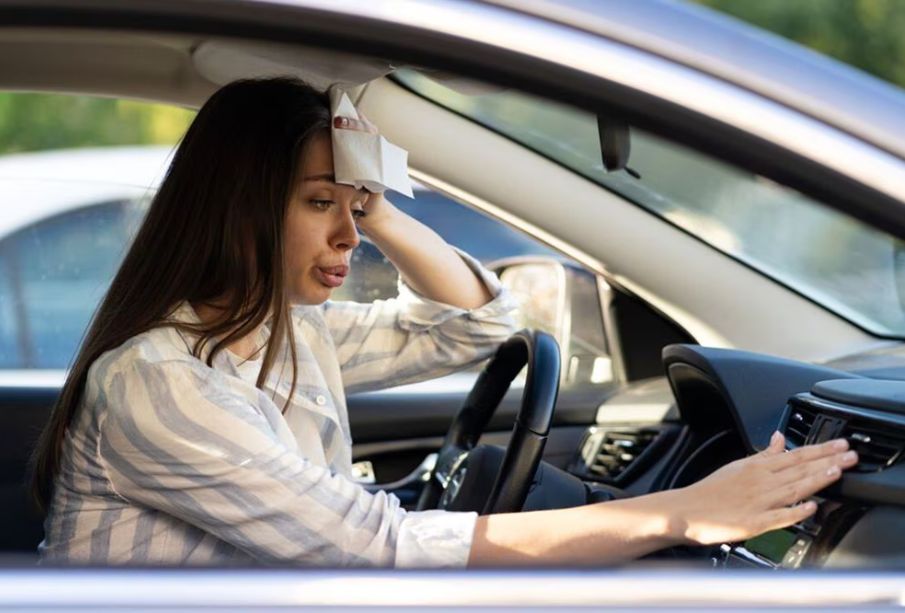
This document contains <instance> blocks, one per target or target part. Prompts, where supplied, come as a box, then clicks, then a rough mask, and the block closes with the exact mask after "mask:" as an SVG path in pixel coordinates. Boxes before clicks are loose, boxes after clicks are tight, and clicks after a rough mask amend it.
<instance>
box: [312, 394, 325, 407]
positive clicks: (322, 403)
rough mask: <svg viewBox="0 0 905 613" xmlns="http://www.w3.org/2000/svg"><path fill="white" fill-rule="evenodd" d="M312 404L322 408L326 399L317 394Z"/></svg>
mask: <svg viewBox="0 0 905 613" xmlns="http://www.w3.org/2000/svg"><path fill="white" fill-rule="evenodd" d="M314 402H316V403H317V404H318V406H324V405H325V404H327V399H326V398H325V397H324V396H323V395H321V394H318V395H317V398H315V399H314Z"/></svg>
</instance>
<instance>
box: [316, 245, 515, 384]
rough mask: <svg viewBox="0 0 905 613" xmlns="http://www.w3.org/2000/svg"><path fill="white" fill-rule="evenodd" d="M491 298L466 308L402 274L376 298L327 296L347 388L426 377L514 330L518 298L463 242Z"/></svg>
mask: <svg viewBox="0 0 905 613" xmlns="http://www.w3.org/2000/svg"><path fill="white" fill-rule="evenodd" d="M457 251H458V253H459V255H460V256H461V257H462V259H463V260H464V261H465V263H466V264H467V265H468V266H469V268H471V269H472V270H473V271H474V272H475V274H476V275H478V277H479V278H480V279H481V281H482V282H483V283H484V285H485V286H486V287H487V289H488V290H489V291H490V293H491V295H492V296H493V299H492V300H491V301H490V302H488V303H487V304H485V305H483V306H480V307H478V308H475V309H463V308H459V307H455V306H451V305H448V304H444V303H442V302H437V301H435V300H431V299H429V298H426V297H424V296H422V295H421V294H419V293H418V292H416V291H415V290H414V289H412V288H411V287H409V286H408V285H407V284H405V283H404V282H403V281H402V280H401V279H400V281H399V295H398V297H396V298H393V299H390V300H376V301H374V302H373V303H370V304H361V303H356V302H327V303H326V304H325V305H324V318H325V320H326V323H327V328H328V330H329V331H330V334H331V336H332V337H333V341H334V343H335V345H336V353H337V358H338V359H339V364H340V368H341V372H342V378H343V384H344V386H345V388H346V392H347V393H349V394H352V393H357V392H363V391H370V390H375V389H382V388H387V387H393V386H396V385H402V384H404V383H413V382H416V381H423V380H426V379H431V378H434V377H440V376H443V375H446V374H449V373H451V372H453V371H455V370H459V369H461V368H464V367H467V366H470V365H472V364H475V363H477V362H479V361H480V360H482V359H484V358H486V357H489V356H490V355H491V354H492V353H493V352H494V351H495V350H496V348H497V347H498V346H499V345H500V343H502V342H503V341H504V340H506V339H507V338H509V336H511V335H512V334H513V333H514V332H515V320H514V318H513V317H512V311H513V310H514V309H515V306H516V305H515V302H514V300H513V299H512V296H511V295H510V294H509V292H508V291H506V289H505V288H503V287H502V285H501V284H500V281H499V279H498V278H497V276H496V275H495V274H493V273H492V272H490V271H489V270H487V269H486V268H484V267H483V266H481V264H480V262H478V261H477V260H476V259H474V258H473V257H471V256H470V255H468V254H466V253H464V252H462V251H459V250H457Z"/></svg>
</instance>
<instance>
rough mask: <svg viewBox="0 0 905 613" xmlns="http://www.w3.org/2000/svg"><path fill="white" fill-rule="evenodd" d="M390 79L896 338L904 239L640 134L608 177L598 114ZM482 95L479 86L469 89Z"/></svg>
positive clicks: (519, 96)
mask: <svg viewBox="0 0 905 613" xmlns="http://www.w3.org/2000/svg"><path fill="white" fill-rule="evenodd" d="M395 78H396V79H397V80H398V81H399V82H400V83H402V84H403V85H404V86H406V87H408V88H409V89H411V90H413V91H415V92H416V93H418V94H420V95H422V96H424V97H426V98H428V99H430V100H432V101H434V102H435V103H437V104H440V105H442V106H444V107H446V108H449V109H450V110H453V111H456V112H457V113H460V114H462V115H464V116H466V117H468V118H470V119H472V120H473V121H475V122H478V123H480V124H482V125H485V126H487V127H489V128H491V129H493V130H495V131H497V132H499V133H501V134H503V135H505V136H507V137H509V138H511V139H513V140H515V141H517V142H519V143H521V144H523V145H525V146H527V147H529V148H531V149H533V150H535V151H537V152H538V153H540V154H542V155H544V156H546V157H548V158H550V159H552V160H554V161H556V162H558V163H560V164H562V165H563V166H565V167H567V168H569V169H571V170H573V171H575V172H577V173H579V174H581V175H582V176H584V177H586V178H588V179H590V180H592V181H594V182H596V183H598V184H600V185H602V186H604V187H606V188H607V189H609V190H611V191H613V192H615V193H617V194H619V195H621V196H623V197H625V198H626V199H628V200H630V201H632V202H634V203H636V204H638V205H640V206H641V207H643V208H644V209H646V210H648V211H650V212H651V213H653V214H656V215H658V216H660V217H661V218H663V219H665V220H667V221H669V222H670V223H672V224H675V225H676V226H678V227H680V228H682V229H683V230H685V231H686V232H688V233H690V234H692V235H694V236H695V237H697V238H699V239H700V240H702V241H704V242H706V243H708V244H710V245H711V246H713V247H715V248H716V249H719V250H720V251H722V252H724V253H726V254H727V255H730V256H732V257H733V258H736V259H738V260H740V261H742V262H744V263H745V264H747V265H749V266H751V267H752V268H754V269H756V270H758V271H760V272H762V273H763V274H765V275H768V276H769V277H771V278H773V279H775V280H776V281H779V282H780V283H782V284H784V285H786V286H788V287H790V288H791V289H793V290H795V291H797V292H799V293H800V294H802V295H804V296H805V297H807V298H808V299H810V300H812V301H814V302H816V303H818V304H820V305H821V306H823V307H825V308H826V309H829V310H830V311H832V312H834V313H836V314H838V315H840V316H842V317H844V318H845V319H847V320H849V321H851V322H852V323H854V324H856V325H858V326H860V327H862V328H864V329H865V330H867V331H869V332H871V333H873V334H876V335H879V336H887V337H897V338H903V337H905V306H903V305H905V296H903V293H905V244H903V242H902V241H900V240H898V239H896V238H894V237H892V236H890V235H888V234H885V233H883V232H880V231H877V230H875V229H873V228H871V227H869V226H867V225H866V224H863V223H861V222H859V221H857V220H855V219H853V218H851V217H848V216H846V215H844V214H842V213H839V212H837V211H835V210H833V209H830V208H829V207H826V206H824V205H822V204H821V203H820V202H817V201H814V200H812V199H810V198H807V197H805V196H803V195H802V194H800V193H798V192H797V191H794V190H791V189H789V188H786V187H784V186H782V185H779V184H776V183H774V182H772V181H770V180H768V179H765V178H763V177H760V176H758V175H755V174H752V173H749V172H745V171H742V170H739V169H737V168H734V167H732V166H729V165H727V164H725V163H722V162H720V161H718V160H715V159H713V158H710V157H708V156H705V155H702V154H700V153H697V152H695V151H693V150H691V149H688V148H686V147H682V146H680V145H676V144H673V143H670V142H668V141H666V140H664V139H661V138H658V137H656V136H654V135H652V134H648V133H646V132H644V131H642V130H638V129H635V128H632V129H631V156H630V158H629V161H628V166H629V168H630V169H632V170H633V171H635V172H636V173H637V174H638V175H640V177H635V176H633V175H632V174H631V173H629V172H627V171H625V170H621V171H617V172H607V171H606V170H605V169H604V167H603V164H602V160H601V152H600V143H599V137H598V128H597V117H596V116H595V115H594V114H592V113H588V112H585V111H581V110H577V109H575V108H572V107H569V106H565V105H561V104H557V103H554V102H551V101H549V100H544V99H541V98H536V97H533V96H530V95H527V94H523V93H520V92H515V91H499V92H491V93H483V94H478V95H471V94H466V93H462V91H464V90H462V88H458V87H457V88H455V89H454V88H451V87H447V86H445V85H444V84H443V82H442V80H440V79H438V80H434V79H432V78H430V77H428V76H425V75H424V74H421V73H419V72H416V71H413V70H400V71H397V72H396V74H395ZM478 91H480V90H478Z"/></svg>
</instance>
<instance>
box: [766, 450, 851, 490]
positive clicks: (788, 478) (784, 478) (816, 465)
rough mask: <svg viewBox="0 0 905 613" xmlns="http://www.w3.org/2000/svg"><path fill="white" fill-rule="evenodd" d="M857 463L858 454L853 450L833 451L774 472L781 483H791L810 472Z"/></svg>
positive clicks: (843, 468) (816, 472)
mask: <svg viewBox="0 0 905 613" xmlns="http://www.w3.org/2000/svg"><path fill="white" fill-rule="evenodd" d="M857 463H858V454H857V453H855V452H854V451H845V452H843V453H835V454H833V455H831V456H826V457H823V458H818V459H816V460H811V461H810V462H803V463H801V464H798V465H795V466H790V467H788V468H785V469H783V470H780V471H776V474H777V476H779V477H780V480H781V483H791V482H795V481H799V480H801V479H805V478H807V477H808V476H810V475H812V474H818V473H820V472H826V471H827V470H829V469H830V468H833V467H834V466H836V467H839V468H840V469H841V470H845V469H846V468H851V467H852V466H854V465H855V464H857Z"/></svg>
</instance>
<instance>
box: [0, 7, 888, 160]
mask: <svg viewBox="0 0 905 613" xmlns="http://www.w3.org/2000/svg"><path fill="white" fill-rule="evenodd" d="M639 1H643V0H639ZM696 1H697V2H699V3H700V4H703V5H706V6H709V7H711V8H714V9H716V10H718V11H721V12H724V13H726V14H728V15H731V16H734V17H737V18H739V19H742V20H743V21H747V22H750V23H752V24H754V25H757V26H759V27H761V28H764V29H766V30H770V31H772V32H775V33H776V34H779V35H781V36H784V37H786V38H789V39H791V40H794V41H797V42H799V43H801V44H803V45H806V46H808V47H811V48H813V49H816V50H817V51H819V52H821V53H825V54H827V55H829V56H832V57H835V58H837V59H839V60H842V61H843V62H846V63H848V64H851V65H853V66H856V67H858V68H861V69H863V70H865V71H867V72H870V73H873V74H874V75H876V76H878V77H880V78H882V79H886V80H887V81H890V82H892V83H895V84H897V85H899V86H900V87H905V0H696ZM193 117H194V112H193V111H191V110H188V109H180V108H176V107H171V106H166V105H158V104H147V103H142V102H136V101H131V100H111V99H104V98H96V97H90V96H69V95H59V94H22V93H0V154H5V153H17V152H22V151H40V150H45V149H57V148H65V147H91V146H105V145H127V144H169V143H174V142H176V141H177V140H178V139H179V138H180V137H181V136H182V134H183V133H184V131H185V129H186V128H187V127H188V125H189V123H190V122H191V120H192V118H193Z"/></svg>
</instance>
